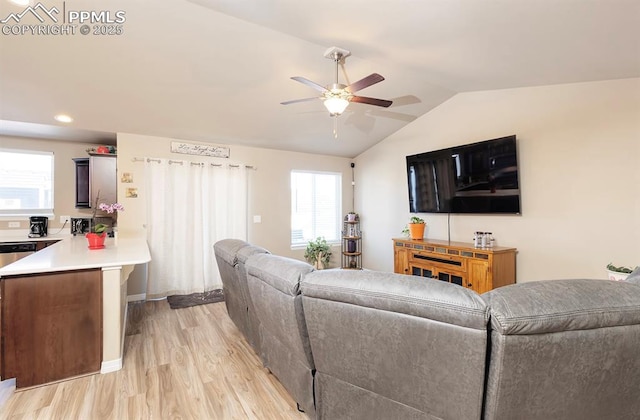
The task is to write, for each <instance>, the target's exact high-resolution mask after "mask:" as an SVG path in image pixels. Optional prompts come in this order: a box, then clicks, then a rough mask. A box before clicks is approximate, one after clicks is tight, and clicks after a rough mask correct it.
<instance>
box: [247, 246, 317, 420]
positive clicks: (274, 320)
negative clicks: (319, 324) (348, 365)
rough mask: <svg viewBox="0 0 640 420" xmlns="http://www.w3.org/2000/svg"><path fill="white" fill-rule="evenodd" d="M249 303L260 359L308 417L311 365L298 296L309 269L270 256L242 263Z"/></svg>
mask: <svg viewBox="0 0 640 420" xmlns="http://www.w3.org/2000/svg"><path fill="white" fill-rule="evenodd" d="M246 268H247V274H248V275H247V281H248V285H249V293H250V295H251V301H252V302H253V306H254V307H255V311H256V315H257V317H258V318H259V320H260V340H261V341H260V347H261V348H260V357H261V359H262V362H263V364H264V365H265V367H267V368H268V369H269V370H270V371H271V372H272V373H273V374H274V375H275V376H276V377H277V378H278V379H279V380H280V382H281V383H282V385H283V386H284V387H285V388H286V389H287V391H289V393H290V394H291V395H292V396H293V397H294V399H295V400H296V402H297V403H298V404H300V406H301V407H302V408H303V410H304V411H305V412H307V413H309V414H311V413H313V412H314V401H313V372H314V362H313V357H312V355H311V348H310V346H309V337H308V334H307V327H306V324H305V317H304V313H303V312H302V302H301V296H300V280H301V278H302V277H303V276H304V275H305V274H307V273H309V272H311V271H313V267H312V266H310V265H309V264H306V263H304V262H301V261H297V260H293V259H291V258H285V257H281V256H277V255H271V254H254V255H252V256H250V257H249V258H248V259H247V261H246Z"/></svg>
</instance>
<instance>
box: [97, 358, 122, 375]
mask: <svg viewBox="0 0 640 420" xmlns="http://www.w3.org/2000/svg"><path fill="white" fill-rule="evenodd" d="M120 369H122V357H121V358H119V359H115V360H109V361H106V362H102V365H101V366H100V373H103V374H104V373H111V372H116V371H118V370H120Z"/></svg>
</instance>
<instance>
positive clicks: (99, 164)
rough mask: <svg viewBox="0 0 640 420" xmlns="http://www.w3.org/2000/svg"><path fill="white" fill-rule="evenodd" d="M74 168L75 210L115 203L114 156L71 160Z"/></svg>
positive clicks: (115, 170)
mask: <svg viewBox="0 0 640 420" xmlns="http://www.w3.org/2000/svg"><path fill="white" fill-rule="evenodd" d="M73 161H74V163H75V166H76V168H75V169H76V171H75V174H76V208H82V209H89V208H93V206H94V205H95V203H96V200H97V198H98V194H99V195H100V202H102V203H115V202H116V201H117V198H118V197H117V193H116V188H117V168H116V156H115V155H103V156H90V157H88V158H75V159H73Z"/></svg>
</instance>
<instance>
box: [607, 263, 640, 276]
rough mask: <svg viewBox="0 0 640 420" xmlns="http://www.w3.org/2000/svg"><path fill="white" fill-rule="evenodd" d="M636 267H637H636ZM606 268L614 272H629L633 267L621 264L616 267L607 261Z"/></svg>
mask: <svg viewBox="0 0 640 420" xmlns="http://www.w3.org/2000/svg"><path fill="white" fill-rule="evenodd" d="M636 268H638V267H636ZM607 270H609V271H614V272H616V273H622V274H631V273H632V272H633V270H634V269H633V268H630V267H623V266H620V267H616V266H615V265H613V264H611V263H609V264H607Z"/></svg>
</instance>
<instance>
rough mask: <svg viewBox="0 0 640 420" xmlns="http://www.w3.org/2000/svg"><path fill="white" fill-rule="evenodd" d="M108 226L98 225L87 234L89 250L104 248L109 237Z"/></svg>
mask: <svg viewBox="0 0 640 420" xmlns="http://www.w3.org/2000/svg"><path fill="white" fill-rule="evenodd" d="M107 227H108V226H107V225H105V224H104V223H98V224H95V225H93V226H92V227H91V232H89V233H87V235H86V238H87V241H88V242H89V249H101V248H104V240H105V238H106V237H107V232H106V230H107Z"/></svg>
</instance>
